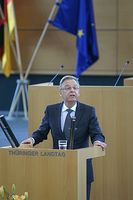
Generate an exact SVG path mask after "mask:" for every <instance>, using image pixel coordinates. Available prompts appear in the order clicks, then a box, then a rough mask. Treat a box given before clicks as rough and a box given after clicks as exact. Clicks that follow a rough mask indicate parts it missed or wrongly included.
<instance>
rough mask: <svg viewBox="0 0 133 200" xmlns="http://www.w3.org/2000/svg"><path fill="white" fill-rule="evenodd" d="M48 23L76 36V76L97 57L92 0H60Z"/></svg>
mask: <svg viewBox="0 0 133 200" xmlns="http://www.w3.org/2000/svg"><path fill="white" fill-rule="evenodd" d="M58 6H59V10H58V12H57V14H56V16H55V18H54V19H53V20H52V21H50V23H51V24H52V25H54V26H56V27H58V28H59V29H61V30H64V31H67V32H69V33H72V34H74V35H75V36H76V47H77V62H76V76H77V77H79V76H80V74H81V73H82V72H84V71H85V70H86V69H87V68H89V67H90V66H91V65H92V64H93V63H94V62H95V61H97V60H98V58H99V52H98V45H97V37H96V29H95V20H94V11H93V3H92V0H62V2H61V3H60V4H59V5H58Z"/></svg>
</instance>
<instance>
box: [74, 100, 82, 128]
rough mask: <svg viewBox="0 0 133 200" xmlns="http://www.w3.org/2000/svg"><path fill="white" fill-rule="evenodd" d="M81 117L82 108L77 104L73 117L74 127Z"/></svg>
mask: <svg viewBox="0 0 133 200" xmlns="http://www.w3.org/2000/svg"><path fill="white" fill-rule="evenodd" d="M82 115H83V108H82V105H81V103H80V102H78V103H77V108H76V113H75V117H76V125H77V124H78V122H79V121H80V120H81V118H82Z"/></svg>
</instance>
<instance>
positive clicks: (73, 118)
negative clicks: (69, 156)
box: [69, 116, 76, 149]
mask: <svg viewBox="0 0 133 200" xmlns="http://www.w3.org/2000/svg"><path fill="white" fill-rule="evenodd" d="M75 122H76V117H75V116H72V117H71V128H70V147H69V148H70V149H73V145H74V130H75Z"/></svg>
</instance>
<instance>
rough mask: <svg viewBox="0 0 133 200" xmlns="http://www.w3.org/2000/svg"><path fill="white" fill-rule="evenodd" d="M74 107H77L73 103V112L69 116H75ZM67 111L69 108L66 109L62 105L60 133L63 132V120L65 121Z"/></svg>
mask: <svg viewBox="0 0 133 200" xmlns="http://www.w3.org/2000/svg"><path fill="white" fill-rule="evenodd" d="M76 107H77V103H75V105H74V106H73V107H72V108H71V110H73V111H72V112H71V114H70V115H71V116H75V112H76ZM67 109H70V108H68V107H67V106H66V105H65V103H64V104H63V106H62V111H61V130H62V131H63V128H64V123H65V119H66V116H67V113H68V112H67Z"/></svg>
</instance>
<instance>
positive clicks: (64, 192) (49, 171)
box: [0, 147, 105, 200]
mask: <svg viewBox="0 0 133 200" xmlns="http://www.w3.org/2000/svg"><path fill="white" fill-rule="evenodd" d="M104 155H105V151H102V149H101V148H100V147H89V148H84V149H78V150H58V149H57V150H55V149H35V148H30V149H20V148H15V149H13V148H8V149H2V148H1V149H0V186H1V185H5V186H6V187H7V188H10V189H11V186H12V184H13V183H14V184H15V185H16V188H17V193H19V194H23V193H24V192H28V193H29V200H39V199H40V200H41V199H42V200H86V160H87V159H88V158H94V157H100V156H104Z"/></svg>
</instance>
